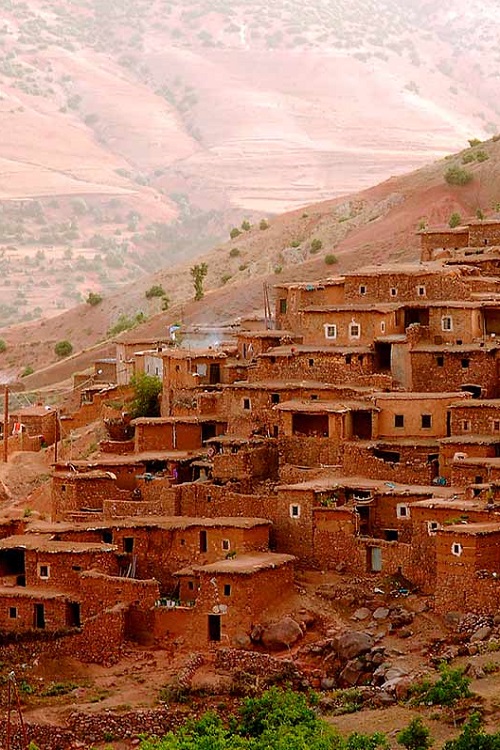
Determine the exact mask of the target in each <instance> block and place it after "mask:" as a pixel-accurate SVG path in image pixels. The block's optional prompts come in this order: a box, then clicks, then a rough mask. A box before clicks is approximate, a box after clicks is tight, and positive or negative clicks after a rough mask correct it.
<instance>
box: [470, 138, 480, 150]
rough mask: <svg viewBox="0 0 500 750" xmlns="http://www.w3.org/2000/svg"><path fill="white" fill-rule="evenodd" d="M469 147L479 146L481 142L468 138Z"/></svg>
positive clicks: (477, 139)
mask: <svg viewBox="0 0 500 750" xmlns="http://www.w3.org/2000/svg"><path fill="white" fill-rule="evenodd" d="M468 140H469V146H470V147H471V148H473V147H474V146H479V144H480V143H482V141H480V140H479V138H469V139H468Z"/></svg>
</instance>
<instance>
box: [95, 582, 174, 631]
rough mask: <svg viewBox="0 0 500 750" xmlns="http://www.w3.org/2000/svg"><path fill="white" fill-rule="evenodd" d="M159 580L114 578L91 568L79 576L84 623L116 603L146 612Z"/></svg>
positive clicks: (155, 595)
mask: <svg viewBox="0 0 500 750" xmlns="http://www.w3.org/2000/svg"><path fill="white" fill-rule="evenodd" d="M159 593H160V592H159V587H158V582H157V581H154V580H137V579H134V578H124V577H115V576H110V575H104V574H101V573H97V572H94V571H91V572H88V573H83V574H82V576H81V599H82V619H83V622H84V624H85V623H86V622H87V620H88V619H89V618H91V617H95V616H97V615H99V614H100V613H101V612H102V611H103V610H107V609H108V610H109V609H112V608H113V607H115V606H116V605H118V604H122V605H130V604H135V605H136V606H139V607H140V609H141V610H144V611H147V610H148V609H150V608H152V607H154V604H155V602H156V600H157V599H158V597H159Z"/></svg>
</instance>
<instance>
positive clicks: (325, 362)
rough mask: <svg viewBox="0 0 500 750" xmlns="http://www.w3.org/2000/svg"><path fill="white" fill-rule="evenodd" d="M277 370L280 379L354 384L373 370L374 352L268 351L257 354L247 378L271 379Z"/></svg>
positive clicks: (255, 379)
mask: <svg viewBox="0 0 500 750" xmlns="http://www.w3.org/2000/svg"><path fill="white" fill-rule="evenodd" d="M349 357H350V360H349ZM348 362H349V363H348ZM277 371H278V372H279V374H280V378H281V379H282V380H287V379H290V380H304V379H307V380H316V381H319V382H324V383H330V384H340V385H346V384H351V385H355V384H356V383H357V379H358V378H360V377H362V376H366V375H372V374H373V373H374V371H375V355H374V354H373V353H371V352H370V353H369V352H362V353H360V354H351V355H348V354H340V353H337V352H335V353H334V352H330V353H325V352H311V353H306V354H304V353H300V352H297V353H295V354H290V355H289V356H287V357H273V356H270V355H269V354H267V355H264V356H263V357H259V358H258V360H257V365H256V366H255V368H254V369H250V370H249V371H248V379H249V381H250V382H252V383H258V382H259V381H261V380H272V379H274V378H275V377H276V372H277ZM374 387H376V386H374Z"/></svg>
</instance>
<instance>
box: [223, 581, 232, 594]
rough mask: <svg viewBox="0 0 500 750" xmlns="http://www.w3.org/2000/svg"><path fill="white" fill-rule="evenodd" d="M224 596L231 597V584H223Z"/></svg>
mask: <svg viewBox="0 0 500 750" xmlns="http://www.w3.org/2000/svg"><path fill="white" fill-rule="evenodd" d="M224 596H231V584H230V583H225V584H224Z"/></svg>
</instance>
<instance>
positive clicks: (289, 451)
mask: <svg viewBox="0 0 500 750" xmlns="http://www.w3.org/2000/svg"><path fill="white" fill-rule="evenodd" d="M275 408H276V410H277V411H278V412H279V413H280V417H281V426H280V429H279V433H278V435H279V444H280V451H282V453H283V460H284V461H285V462H286V463H291V464H302V465H305V466H311V465H319V464H330V465H332V464H338V463H339V461H340V452H339V448H340V445H341V443H342V442H343V441H345V440H352V439H353V438H357V439H360V440H370V439H371V437H372V434H373V431H374V429H375V430H376V427H374V422H376V417H377V414H376V413H377V408H376V407H375V406H374V405H373V404H370V403H367V402H365V401H285V402H284V403H280V404H277V405H276V407H275Z"/></svg>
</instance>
